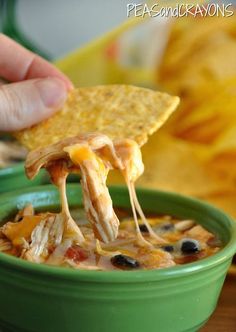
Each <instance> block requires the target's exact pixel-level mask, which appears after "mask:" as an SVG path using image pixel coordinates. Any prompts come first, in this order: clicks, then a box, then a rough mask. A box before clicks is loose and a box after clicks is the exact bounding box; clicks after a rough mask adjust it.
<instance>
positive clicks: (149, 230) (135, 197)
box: [130, 182, 166, 243]
mask: <svg viewBox="0 0 236 332" xmlns="http://www.w3.org/2000/svg"><path fill="white" fill-rule="evenodd" d="M130 189H131V192H132V197H133V200H134V205H135V208H136V210H137V212H138V214H139V215H140V217H141V219H142V222H143V223H144V225H145V226H146V227H147V229H148V232H149V234H150V236H151V237H153V238H154V239H155V240H157V241H158V242H161V243H166V241H165V240H164V239H163V238H161V237H160V236H158V235H157V234H156V233H155V232H154V231H153V229H152V227H151V226H150V224H149V222H148V221H147V219H146V217H145V215H144V213H143V210H142V208H141V206H140V204H139V201H138V198H137V195H136V190H135V186H134V183H133V182H131V183H130Z"/></svg>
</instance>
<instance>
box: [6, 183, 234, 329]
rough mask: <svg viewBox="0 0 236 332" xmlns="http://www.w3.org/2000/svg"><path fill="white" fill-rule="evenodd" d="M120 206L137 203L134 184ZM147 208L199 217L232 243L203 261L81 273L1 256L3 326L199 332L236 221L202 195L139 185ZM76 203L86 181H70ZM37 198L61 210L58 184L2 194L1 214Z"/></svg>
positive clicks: (120, 194)
mask: <svg viewBox="0 0 236 332" xmlns="http://www.w3.org/2000/svg"><path fill="white" fill-rule="evenodd" d="M110 192H111V195H112V198H113V201H114V204H115V205H116V206H120V207H129V199H128V193H127V190H126V189H124V188H119V187H113V188H111V189H110ZM138 196H139V199H140V202H141V204H142V207H143V208H144V210H147V211H152V212H156V213H164V214H166V213H168V214H172V215H174V216H177V217H180V218H194V219H195V220H196V221H198V222H199V223H201V224H203V225H204V226H205V227H206V228H208V229H209V230H210V231H213V232H215V233H217V234H219V236H220V238H221V239H222V241H223V242H224V244H225V246H224V248H223V249H222V250H221V251H220V252H218V253H217V254H215V255H214V256H211V257H209V258H206V259H203V260H201V261H198V262H195V263H191V264H187V265H184V266H177V267H172V268H167V269H162V270H156V271H136V272H131V271H102V272H98V271H79V270H72V269H68V268H59V267H50V266H46V265H37V264H33V263H29V262H26V261H23V260H20V259H17V258H15V257H11V256H8V255H5V254H0V299H1V301H0V325H1V327H2V329H3V331H15V332H20V331H25V332H30V331H32V332H72V331H73V332H74V331H76V332H95V331H96V332H120V331H123V332H144V331H147V332H157V331H159V332H184V331H197V330H198V329H199V328H200V327H201V326H202V325H203V324H204V323H205V322H206V321H207V319H208V318H209V316H210V315H211V314H212V312H213V311H214V309H215V307H216V304H217V299H218V297H219V294H220V290H221V288H222V285H223V282H224V279H225V276H226V272H227V269H228V267H229V266H230V263H231V259H232V256H233V254H234V253H235V252H236V224H235V223H234V222H233V221H232V220H231V219H230V218H229V217H228V216H227V215H225V214H224V213H223V212H221V211H219V210H217V209H215V208H213V207H212V206H210V205H207V204H203V203H202V202H199V201H197V200H193V199H190V198H185V197H181V196H179V195H175V194H170V193H163V192H158V191H150V190H138ZM68 197H69V201H70V206H71V207H75V206H76V205H78V204H81V190H80V188H79V186H78V185H69V186H68ZM28 202H31V203H32V204H33V205H34V206H35V207H36V208H37V209H38V210H48V209H51V208H53V209H55V208H58V194H57V192H56V190H55V189H54V188H53V187H52V186H43V187H41V188H32V189H30V188H28V189H26V190H24V191H19V192H15V193H10V194H5V195H2V196H1V197H0V220H2V221H3V220H5V219H6V218H7V217H8V216H9V215H10V214H12V213H15V211H16V208H22V207H23V206H24V205H25V204H26V203H28Z"/></svg>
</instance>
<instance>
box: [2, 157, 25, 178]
mask: <svg viewBox="0 0 236 332" xmlns="http://www.w3.org/2000/svg"><path fill="white" fill-rule="evenodd" d="M19 173H23V174H25V168H24V162H23V161H19V162H17V163H15V164H13V165H10V166H7V167H3V168H0V179H1V178H3V177H5V176H8V175H13V174H19Z"/></svg>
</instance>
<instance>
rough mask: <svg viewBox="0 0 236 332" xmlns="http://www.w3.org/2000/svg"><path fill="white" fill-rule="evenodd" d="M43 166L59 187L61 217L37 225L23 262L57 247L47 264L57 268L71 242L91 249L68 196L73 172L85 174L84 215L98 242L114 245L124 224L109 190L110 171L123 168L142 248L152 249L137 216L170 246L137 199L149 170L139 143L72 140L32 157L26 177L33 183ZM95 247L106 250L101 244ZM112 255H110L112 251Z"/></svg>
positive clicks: (37, 258) (90, 137) (95, 137)
mask: <svg viewBox="0 0 236 332" xmlns="http://www.w3.org/2000/svg"><path fill="white" fill-rule="evenodd" d="M42 167H44V168H46V169H47V171H48V172H49V174H50V176H51V179H52V182H53V183H54V184H55V185H56V186H57V187H58V190H59V193H60V200H61V213H60V214H59V215H57V217H56V218H54V219H50V218H48V219H47V220H43V221H41V222H40V223H39V224H37V225H36V227H35V228H34V230H33V232H32V234H31V242H30V244H29V247H28V248H27V246H25V250H24V258H26V259H28V260H32V261H36V262H40V260H42V259H44V257H46V256H47V255H46V253H47V252H48V250H52V249H50V248H54V249H55V250H54V249H53V250H54V251H52V253H51V255H50V257H49V258H48V260H47V263H48V264H54V262H55V261H57V257H58V254H57V252H61V251H63V250H65V248H66V247H67V245H68V243H69V242H68V240H69V239H70V241H72V242H73V243H77V244H79V245H81V246H86V239H85V237H84V235H83V234H82V232H81V230H80V228H79V226H78V225H77V224H76V223H75V221H74V220H73V218H72V216H71V214H70V211H69V206H68V201H67V197H66V179H67V176H68V174H69V173H72V172H75V173H80V174H81V187H82V192H83V200H84V207H85V212H86V215H87V219H88V220H89V222H90V223H91V225H92V228H93V232H94V235H95V237H96V238H97V239H98V240H101V241H102V242H103V243H110V242H112V241H113V242H114V240H115V239H116V238H117V235H118V229H119V220H118V218H117V216H116V214H115V212H114V210H113V206H112V200H111V197H110V194H109V191H108V188H107V186H106V180H107V175H108V172H109V171H110V170H111V169H118V170H120V171H121V172H122V174H123V176H124V178H125V181H126V183H127V186H128V190H129V196H130V202H131V207H132V211H133V216H134V221H135V225H136V234H137V242H138V244H139V245H141V246H144V247H147V246H149V247H153V244H151V243H150V242H149V241H147V240H146V239H145V238H144V237H143V235H142V233H141V232H140V229H139V224H138V219H137V213H138V214H139V215H140V217H141V219H142V222H143V223H144V224H145V225H146V227H147V229H148V232H149V234H150V236H151V237H152V238H153V239H155V241H156V242H157V243H163V242H165V240H164V239H162V238H161V237H160V236H158V235H157V234H156V233H155V232H154V231H153V230H152V228H151V226H150V225H149V223H148V221H147V219H146V218H145V215H144V213H143V211H142V209H141V207H140V205H139V202H138V198H137V196H136V192H135V187H134V183H135V181H136V180H137V179H138V177H139V176H140V175H141V174H142V173H143V171H144V166H143V163H142V156H141V152H140V148H139V146H138V145H137V143H136V142H134V141H132V140H129V139H122V140H116V141H114V142H113V141H112V140H111V139H110V138H108V137H107V136H105V135H103V134H99V133H91V134H85V135H80V136H77V137H72V138H67V139H64V140H62V141H60V142H58V143H56V144H53V145H51V146H48V147H46V148H42V149H38V150H35V151H33V152H30V153H29V155H28V157H27V160H26V164H25V169H26V174H27V176H28V177H29V178H30V179H31V178H34V177H35V176H36V175H37V173H38V172H39V170H40V169H41V168H42ZM27 211H29V212H27ZM26 213H30V208H28V209H27V210H25V212H24V214H26ZM21 217H22V216H21ZM72 242H70V243H72ZM22 243H23V242H22V241H21V244H22ZM93 249H95V250H98V251H99V252H100V251H102V252H103V251H104V249H102V247H101V246H100V243H99V242H97V243H96V244H95V248H93ZM108 254H109V255H110V253H109V252H108ZM111 255H114V253H111Z"/></svg>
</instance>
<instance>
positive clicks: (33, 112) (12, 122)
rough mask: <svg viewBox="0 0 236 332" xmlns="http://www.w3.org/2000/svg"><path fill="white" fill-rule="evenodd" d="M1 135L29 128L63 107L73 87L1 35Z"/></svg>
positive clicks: (56, 72) (67, 80)
mask: <svg viewBox="0 0 236 332" xmlns="http://www.w3.org/2000/svg"><path fill="white" fill-rule="evenodd" d="M0 77H1V78H3V79H5V80H7V81H9V82H14V83H9V84H3V83H0V84H1V85H0V131H15V130H20V129H23V128H26V127H30V126H32V125H34V124H36V123H38V122H40V121H42V120H44V119H46V118H48V117H50V116H51V115H52V114H53V113H54V112H55V111H56V110H57V109H58V108H60V106H61V105H62V104H63V103H64V101H65V99H66V97H67V92H68V91H69V90H70V89H72V87H73V86H72V83H71V82H70V81H69V79H68V78H67V77H66V76H65V75H64V74H63V73H61V72H60V71H59V70H58V69H57V68H56V67H54V66H53V65H52V64H50V63H49V62H47V61H46V60H44V59H43V58H41V57H39V56H38V55H36V54H34V53H32V52H30V51H28V50H26V49H25V48H23V47H22V46H20V45H19V44H17V43H16V42H14V41H13V40H11V39H10V38H8V37H6V36H4V35H3V34H0Z"/></svg>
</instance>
